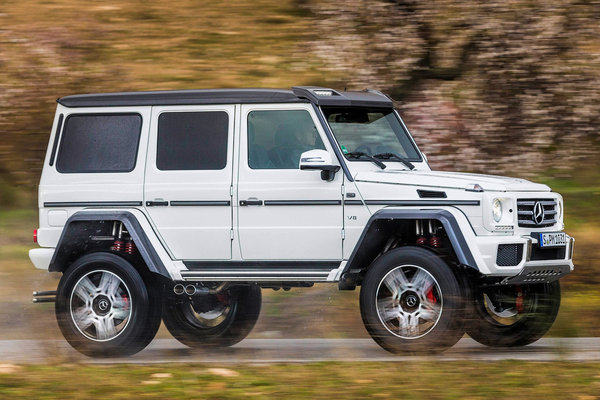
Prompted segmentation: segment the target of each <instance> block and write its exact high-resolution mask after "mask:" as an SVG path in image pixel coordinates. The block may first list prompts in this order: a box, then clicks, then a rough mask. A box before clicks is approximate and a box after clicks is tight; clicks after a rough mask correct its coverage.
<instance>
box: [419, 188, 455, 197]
mask: <svg viewBox="0 0 600 400" xmlns="http://www.w3.org/2000/svg"><path fill="white" fill-rule="evenodd" d="M417 193H418V194H419V197H420V198H422V199H445V198H446V197H448V196H446V192H438V191H435V190H421V189H417Z"/></svg>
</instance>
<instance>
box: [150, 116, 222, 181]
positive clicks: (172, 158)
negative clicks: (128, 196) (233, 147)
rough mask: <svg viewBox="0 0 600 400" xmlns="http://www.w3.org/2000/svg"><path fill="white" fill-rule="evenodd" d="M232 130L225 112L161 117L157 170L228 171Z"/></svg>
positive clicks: (159, 119) (159, 122) (159, 118)
mask: <svg viewBox="0 0 600 400" xmlns="http://www.w3.org/2000/svg"><path fill="white" fill-rule="evenodd" d="M228 127H229V116H228V115H227V113H226V112H224V111H205V112H166V113H162V114H160V116H159V117H158V143H157V150H156V166H157V167H158V169H160V170H163V171H171V170H218V169H223V168H225V167H226V166H227V136H228Z"/></svg>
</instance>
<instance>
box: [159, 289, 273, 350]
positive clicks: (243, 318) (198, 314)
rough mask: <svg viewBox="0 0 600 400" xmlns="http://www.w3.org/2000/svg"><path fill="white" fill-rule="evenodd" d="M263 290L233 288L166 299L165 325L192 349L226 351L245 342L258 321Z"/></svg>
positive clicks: (172, 296) (167, 297)
mask: <svg viewBox="0 0 600 400" xmlns="http://www.w3.org/2000/svg"><path fill="white" fill-rule="evenodd" d="M261 303H262V296H261V291H260V287H258V286H231V287H230V288H228V289H225V290H223V291H221V292H219V293H218V294H210V295H205V296H192V297H188V296H174V295H169V296H165V304H164V308H163V322H164V323H165V326H166V327H167V329H168V330H169V332H170V333H171V334H172V335H173V337H174V338H175V339H177V340H178V341H180V342H181V343H183V344H185V345H186V346H189V347H226V346H233V345H234V344H236V343H238V342H240V341H241V340H243V339H244V338H245V337H246V336H248V334H249V333H250V331H251V330H252V328H254V325H255V324H256V320H257V319H258V315H259V314H260V308H261Z"/></svg>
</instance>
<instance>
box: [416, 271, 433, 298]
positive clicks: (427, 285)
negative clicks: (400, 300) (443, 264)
mask: <svg viewBox="0 0 600 400" xmlns="http://www.w3.org/2000/svg"><path fill="white" fill-rule="evenodd" d="M411 283H412V285H413V287H414V288H415V289H416V290H417V291H419V292H421V293H427V292H428V291H429V289H431V287H432V286H433V285H434V282H433V279H431V276H430V275H429V274H428V273H427V272H425V271H424V270H422V269H419V270H417V272H416V273H415V275H414V276H413V278H412V282H411Z"/></svg>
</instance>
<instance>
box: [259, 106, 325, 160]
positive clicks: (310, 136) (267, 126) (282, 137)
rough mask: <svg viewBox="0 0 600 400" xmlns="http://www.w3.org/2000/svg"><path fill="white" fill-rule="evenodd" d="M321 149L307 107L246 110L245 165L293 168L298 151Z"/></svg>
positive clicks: (321, 143)
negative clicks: (303, 108) (246, 158)
mask: <svg viewBox="0 0 600 400" xmlns="http://www.w3.org/2000/svg"><path fill="white" fill-rule="evenodd" d="M313 149H323V150H325V145H323V141H322V140H321V137H320V136H319V133H318V131H317V128H316V127H315V124H314V123H313V120H312V118H311V117H310V114H309V113H308V111H305V110H276V111H275V110H273V111H251V112H250V113H249V114H248V166H249V167H250V168H252V169H297V168H298V163H299V162H300V155H301V154H302V153H304V152H305V151H308V150H313Z"/></svg>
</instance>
